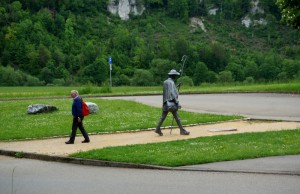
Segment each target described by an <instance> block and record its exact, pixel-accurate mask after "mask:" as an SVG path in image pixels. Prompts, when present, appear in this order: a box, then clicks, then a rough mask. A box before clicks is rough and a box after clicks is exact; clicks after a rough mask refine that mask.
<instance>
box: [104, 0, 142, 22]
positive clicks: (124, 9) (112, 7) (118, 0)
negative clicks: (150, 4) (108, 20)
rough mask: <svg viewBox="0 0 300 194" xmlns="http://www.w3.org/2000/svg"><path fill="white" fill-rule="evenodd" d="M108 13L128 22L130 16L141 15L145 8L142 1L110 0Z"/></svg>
mask: <svg viewBox="0 0 300 194" xmlns="http://www.w3.org/2000/svg"><path fill="white" fill-rule="evenodd" d="M107 8H108V11H109V12H111V13H112V14H115V15H118V16H120V18H121V19H122V20H128V19H129V14H134V15H141V14H143V12H144V10H145V7H144V5H143V4H142V1H140V0H109V3H108V6H107Z"/></svg>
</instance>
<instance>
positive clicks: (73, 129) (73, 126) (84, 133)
mask: <svg viewBox="0 0 300 194" xmlns="http://www.w3.org/2000/svg"><path fill="white" fill-rule="evenodd" d="M80 118H81V122H80V123H79V122H78V118H73V124H72V133H71V136H70V141H71V142H74V140H75V137H76V131H77V127H79V130H80V131H81V133H82V135H83V137H84V139H85V140H86V141H89V140H90V139H89V136H88V134H87V132H86V131H85V129H84V127H83V123H82V122H83V118H84V117H80Z"/></svg>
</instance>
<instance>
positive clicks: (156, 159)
mask: <svg viewBox="0 0 300 194" xmlns="http://www.w3.org/2000/svg"><path fill="white" fill-rule="evenodd" d="M299 139H300V129H299V130H287V131H275V132H262V133H244V134H234V135H220V136H212V137H200V138H195V139H188V140H178V141H172V142H163V143H151V144H142V145H128V146H119V147H107V148H103V149H97V150H91V151H87V152H80V153H76V154H72V155H71V157H77V158H88V159H98V160H106V161H116V162H129V163H137V164H150V165H160V166H170V167H175V166H185V165H195V164H203V163H210V162H220V161H231V160H242V159H250V158H259V157H266V156H278V155H291V154H300V141H299Z"/></svg>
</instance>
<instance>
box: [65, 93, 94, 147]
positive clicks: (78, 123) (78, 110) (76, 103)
mask: <svg viewBox="0 0 300 194" xmlns="http://www.w3.org/2000/svg"><path fill="white" fill-rule="evenodd" d="M71 97H72V98H73V104H72V115H73V124H72V132H71V135H70V140H69V141H67V142H66V144H74V141H75V137H76V131H77V127H78V128H79V129H80V131H81V133H82V135H83V137H84V141H82V143H89V142H90V138H89V136H88V134H87V132H86V131H85V129H84V127H83V118H84V116H82V99H81V98H80V97H79V93H78V91H76V90H72V91H71Z"/></svg>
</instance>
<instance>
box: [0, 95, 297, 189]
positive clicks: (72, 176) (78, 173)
mask: <svg viewBox="0 0 300 194" xmlns="http://www.w3.org/2000/svg"><path fill="white" fill-rule="evenodd" d="M127 99H132V100H136V101H139V102H143V103H146V104H149V105H155V106H161V96H147V97H127ZM180 101H181V104H182V106H183V107H184V108H185V109H186V110H191V111H199V112H216V113H222V114H241V115H245V116H247V115H249V116H251V118H269V119H272V118H273V119H285V120H296V121H299V120H300V119H299V118H300V114H299V107H300V99H299V95H281V94H206V95H182V96H180ZM287 158H288V159H291V160H285V159H283V160H273V159H270V158H269V159H266V160H265V159H263V160H261V159H257V160H252V161H249V160H247V161H234V163H231V162H226V163H220V164H217V163H215V164H207V165H205V166H201V165H198V166H197V168H206V169H207V168H210V169H217V170H218V169H219V170H220V171H223V170H224V169H225V170H226V169H227V170H228V169H229V168H235V167H240V168H241V167H243V168H248V169H249V168H250V169H249V170H250V171H251V170H253V169H251V165H253V168H255V167H256V166H258V167H260V168H262V169H263V170H264V169H265V167H261V166H260V165H261V164H262V162H261V161H263V162H265V165H266V166H270V164H272V165H273V164H274V162H273V161H279V163H282V164H283V166H287V165H289V166H288V169H289V170H290V171H293V169H294V167H295V169H296V170H299V160H300V159H299V156H295V158H293V157H287ZM286 161H288V162H286ZM275 163H276V165H278V162H275ZM276 165H274V167H273V168H270V170H272V171H275V172H276V170H278V168H277V167H276ZM290 165H293V167H291V166H290ZM222 166H223V167H222ZM281 166H282V165H281ZM222 169H223V170H222ZM284 169H285V168H283V169H280V170H282V171H284ZM252 172H253V171H252ZM299 182H300V176H295V175H284V174H276V173H275V174H259V173H231V172H203V171H202V172H201V171H179V170H174V171H168V170H142V169H124V168H103V167H94V166H81V165H74V164H63V163H55V162H45V161H38V160H30V159H15V158H9V157H3V156H0V194H9V193H18V194H20V193H21V194H22V193H25V194H29V193H30V194H34V193H38V194H40V193H43V194H48V193H72V194H76V193H122V194H124V193H143V194H148V193H164V194H165V193H172V194H177V193H178V194H179V193H203V194H205V193H216V194H218V193H222V194H226V193H228V194H235V193H237V194H240V193H243V194H253V193H258V194H260V193H261V194H268V193H270V194H271V193H272V194H277V193H278V194H282V193H289V194H296V193H297V194H298V193H300V184H299Z"/></svg>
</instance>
